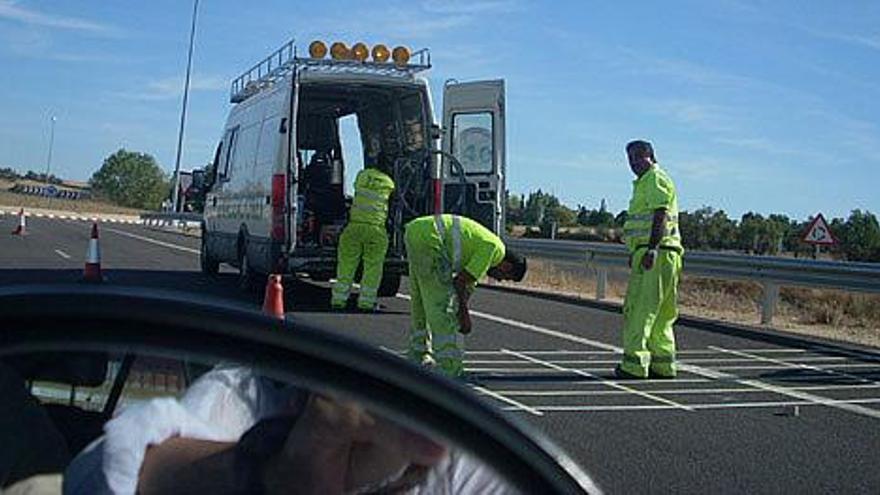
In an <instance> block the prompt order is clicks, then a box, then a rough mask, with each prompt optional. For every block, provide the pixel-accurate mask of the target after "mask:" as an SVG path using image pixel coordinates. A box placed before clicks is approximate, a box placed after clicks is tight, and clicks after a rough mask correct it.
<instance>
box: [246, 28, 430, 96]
mask: <svg viewBox="0 0 880 495" xmlns="http://www.w3.org/2000/svg"><path fill="white" fill-rule="evenodd" d="M411 60H414V61H415V63H409V64H406V65H404V66H399V65H397V64H394V63H378V62H358V61H356V60H333V59H315V58H305V57H298V56H297V53H296V44H295V40H293V39H291V40H290V41H288V42H287V43H285V44H284V45H282V46H281V48H279V49H277V50H275V51H274V52H272V54H271V55H269V56H268V57H266V58H264V59H263V60H261V61H260V62H259V63H257V64H256V65H254V66H253V67H251V68H250V69H248V70H247V71H245V72H244V73H242V74H241V75H240V76H238V77H237V78H235V79H233V80H232V84H231V86H230V91H229V101H230V102H231V103H241V102H243V101H245V100H247V99H248V98H250V97H251V96H254V95H255V94H257V93H259V92H260V91H261V90H263V89H265V88H269V87H271V86H272V85H273V84H274V83H275V82H276V81H278V80H279V79H283V78H285V77H287V76H288V75H289V74H291V73H292V72H293V71H294V70H295V69H296V68H297V67H307V68H308V69H309V70H314V71H320V72H326V73H335V74H357V75H379V76H386V77H404V78H411V77H413V76H414V75H415V74H417V73H419V72H422V71H424V70H428V69H430V68H431V52H430V50H428V49H427V48H422V49H421V50H418V51H416V52H413V54H412V56H411Z"/></svg>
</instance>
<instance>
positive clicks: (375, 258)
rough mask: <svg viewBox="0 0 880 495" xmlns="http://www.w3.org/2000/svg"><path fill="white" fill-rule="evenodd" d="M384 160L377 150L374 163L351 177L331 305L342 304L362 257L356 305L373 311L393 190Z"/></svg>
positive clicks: (380, 276)
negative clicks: (352, 178)
mask: <svg viewBox="0 0 880 495" xmlns="http://www.w3.org/2000/svg"><path fill="white" fill-rule="evenodd" d="M386 165H387V164H386V160H385V156H384V155H383V154H381V153H380V154H379V156H378V157H377V158H376V161H375V162H374V165H372V166H367V167H365V168H364V169H363V170H361V171H360V172H359V173H358V175H357V178H356V179H355V181H354V200H353V201H352V203H351V210H350V212H349V216H348V224H347V225H346V226H345V229H344V230H343V231H342V235H340V236H339V249H338V250H337V262H336V282H335V283H334V284H333V295H332V299H331V301H330V304H331V306H332V307H333V309H343V308H345V304H346V302H348V294H349V293H350V292H351V285H352V284H353V283H354V273H355V271H356V270H357V267H358V264H360V262H361V260H363V264H364V269H363V275H362V276H361V291H360V294H359V295H358V303H357V305H358V309H361V310H364V311H374V310H375V309H376V307H377V303H378V297H379V284H380V283H381V282H382V269H383V268H384V265H385V252H386V251H388V231H387V230H386V228H385V220H386V219H387V218H388V198H389V197H390V196H391V193H392V192H393V191H394V181H393V180H392V179H391V177H390V176H389V175H388V174H387V173H386V170H387V167H386Z"/></svg>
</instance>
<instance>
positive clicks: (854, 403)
mask: <svg viewBox="0 0 880 495" xmlns="http://www.w3.org/2000/svg"><path fill="white" fill-rule="evenodd" d="M828 402H829V404H818V403H816V402H812V401H778V402H734V403H720V404H693V405H691V407H692V408H694V409H696V410H704V409H748V408H760V407H790V406H824V405H831V404H834V405H835V406H837V407H839V408H843V407H844V406H850V407H863V406H859V404H876V403H880V399H852V400H833V401H832V400H829V401H828ZM534 408H535V409H536V410H538V411H543V412H607V411H644V410H654V411H664V410H670V409H675V407H673V406H667V405H663V404H651V405H640V406H636V405H633V406H625V405H615V406H554V405H550V406H534ZM865 409H869V408H865ZM504 410H506V411H512V410H514V409H513V408H507V407H505V408H504ZM869 410H872V409H869Z"/></svg>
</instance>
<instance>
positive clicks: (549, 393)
mask: <svg viewBox="0 0 880 495" xmlns="http://www.w3.org/2000/svg"><path fill="white" fill-rule="evenodd" d="M666 381H667V382H668V381H669V380H666ZM676 382H679V380H676ZM707 382H708V380H707V381H706V382H704V383H707ZM877 388H880V384H878V385H874V384H861V385H811V386H805V387H792V388H791V390H800V391H808V390H813V391H815V390H830V391H835V390H862V389H877ZM494 392H495V393H498V394H504V395H506V396H510V397H590V396H595V395H626V394H628V393H629V392H628V391H624V390H517V389H501V390H497V389H496V390H494ZM651 392H652V393H655V394H664V395H665V394H672V395H691V394H697V395H699V394H752V393H760V394H763V393H767V392H765V391H764V390H760V389H757V388H751V387H748V388H746V387H736V388H680V389H673V388H670V389H658V390H651Z"/></svg>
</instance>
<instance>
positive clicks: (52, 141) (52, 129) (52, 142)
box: [46, 115, 58, 185]
mask: <svg viewBox="0 0 880 495" xmlns="http://www.w3.org/2000/svg"><path fill="white" fill-rule="evenodd" d="M57 120H58V118H57V117H55V116H54V115H53V116H52V119H51V122H52V123H51V125H50V127H49V156H48V157H47V158H46V185H49V170H50V169H51V168H52V148H53V147H54V146H55V121H57Z"/></svg>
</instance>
